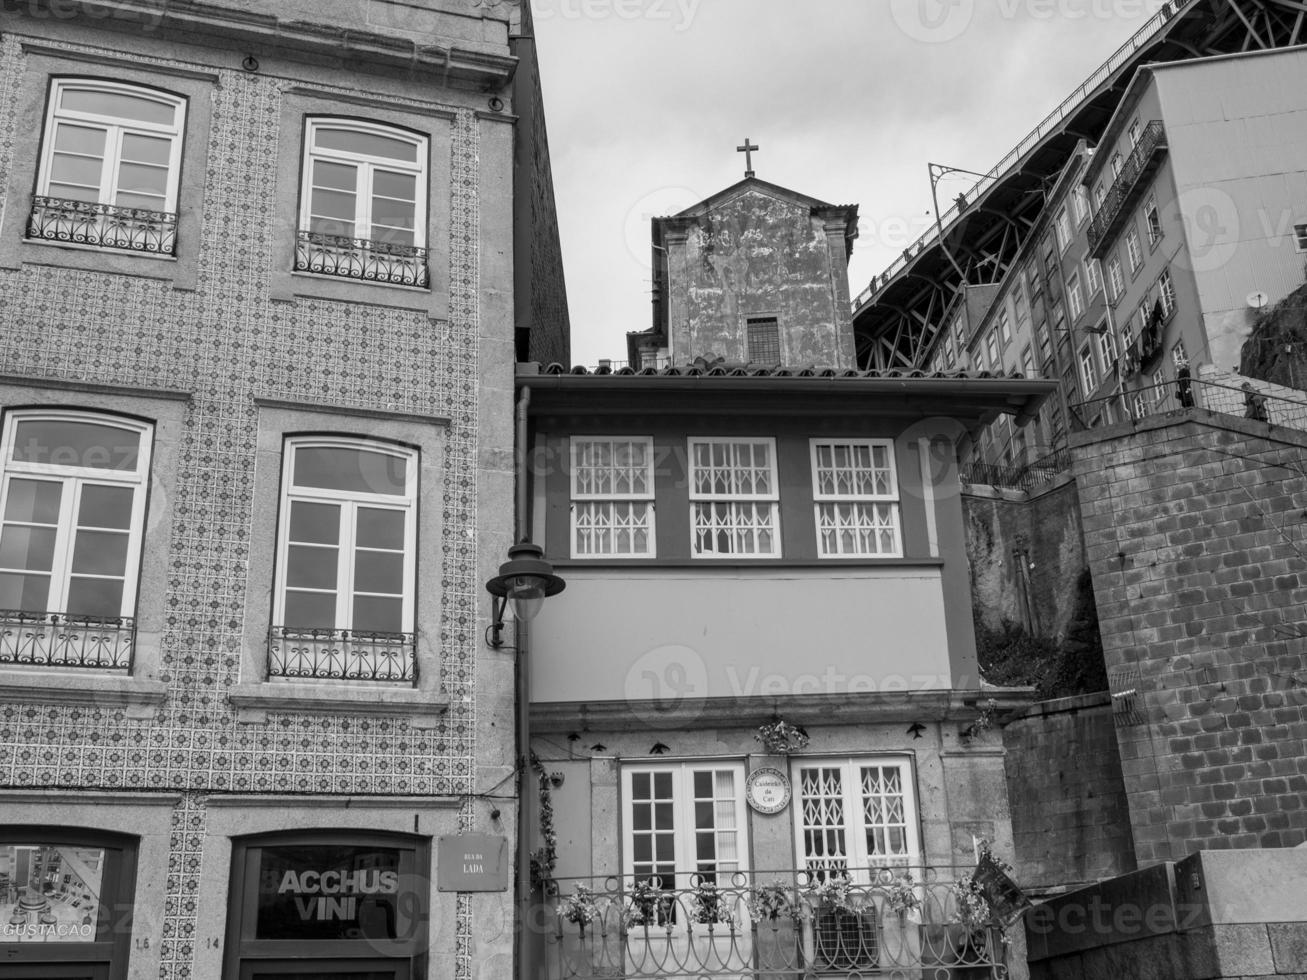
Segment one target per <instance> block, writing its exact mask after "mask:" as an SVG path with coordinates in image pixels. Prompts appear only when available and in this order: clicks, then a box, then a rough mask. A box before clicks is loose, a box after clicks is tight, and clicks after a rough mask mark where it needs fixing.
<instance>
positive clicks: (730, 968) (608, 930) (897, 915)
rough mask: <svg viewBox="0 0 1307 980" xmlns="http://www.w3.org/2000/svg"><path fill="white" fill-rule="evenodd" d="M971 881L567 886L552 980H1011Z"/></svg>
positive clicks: (611, 881) (700, 879)
mask: <svg viewBox="0 0 1307 980" xmlns="http://www.w3.org/2000/svg"><path fill="white" fill-rule="evenodd" d="M972 870H974V869H963V868H945V867H931V868H923V867H913V868H908V867H903V868H894V869H885V868H882V869H871V870H867V871H862V872H850V874H851V876H852V877H851V879H850V880H849V881H847V882H845V881H842V880H840V879H832V878H824V879H823V878H820V877H818V876H817V875H816V874H814V873H810V872H807V871H761V872H743V871H740V872H733V873H719V874H716V875H698V874H691V875H669V876H668V879H669V880H668V881H666V882H664V880H663V879H662V878H659V877H653V878H647V877H646V878H643V879H640V878H636V877H634V876H616V875H615V876H611V877H607V878H572V879H564V880H561V881H559V882H558V883H557V884H558V889H557V894H556V895H555V896H553V897H552V898H550V899H549V900H548V901H547V902H546V903H545V905H544V906H543V908H541V909H540V910H539V911H540V913H541V915H542V917H543V921H542V925H543V926H544V931H545V935H546V941H545V951H546V953H545V970H544V977H545V978H546V980H571V978H580V977H587V978H590V977H622V978H624V980H633V978H637V977H639V978H650V980H652V978H659V980H672V978H681V977H685V978H691V977H692V978H696V980H700V978H714V980H745V978H748V980H773V978H775V980H780V978H782V977H784V978H787V980H797V978H806V977H815V976H840V977H870V976H886V977H914V978H922V980H944V978H949V980H960V978H974V980H980V978H1005V977H1007V968H1006V965H1005V962H1004V960H1005V950H1006V946H1005V943H1004V941H1003V935H1002V930H1001V928H1000V927H999V926H998V924H997V923H995V922H993V921H991V919H990V918H989V917H987V916H986V917H982V916H979V915H977V914H976V898H975V897H974V892H969V891H968V888H967V886H966V885H965V884H959V883H958V882H959V879H962V878H963V875H964V874H965V873H966V872H969V871H972ZM964 880H965V879H964ZM982 904H983V903H982ZM985 911H986V912H987V909H986V910H985Z"/></svg>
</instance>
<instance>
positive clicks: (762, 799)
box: [744, 766, 790, 813]
mask: <svg viewBox="0 0 1307 980" xmlns="http://www.w3.org/2000/svg"><path fill="white" fill-rule="evenodd" d="M744 797H745V799H747V800H748V801H749V806H751V807H753V808H754V809H755V810H757V811H758V812H759V813H780V812H781V811H782V810H784V809H785V808H786V807H787V806H789V805H790V781H789V779H787V778H786V776H785V773H783V772H781V771H780V770H779V769H773V768H772V767H770V766H764V767H763V768H761V769H755V770H754V771H753V772H751V773H749V778H748V779H746V780H745V781H744Z"/></svg>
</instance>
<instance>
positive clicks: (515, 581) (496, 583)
mask: <svg viewBox="0 0 1307 980" xmlns="http://www.w3.org/2000/svg"><path fill="white" fill-rule="evenodd" d="M566 587H567V583H566V582H564V581H563V580H562V579H561V578H559V577H558V576H557V575H555V574H554V566H553V565H551V564H549V562H548V561H546V560H545V553H544V551H543V550H542V549H541V548H540V546H539V545H535V544H531V543H530V542H523V543H522V544H515V545H513V547H511V548H509V549H508V561H506V562H504V563H503V564H502V565H500V566H499V574H498V575H496V576H495V577H494V578H492V579H491V580H490V581H489V582H487V583H486V590H487V591H489V593H490V594H491V595H493V596H498V597H500V598H503V599H507V600H508V601H509V602H510V603H511V604H512V607H513V616H514V617H515V618H516V619H517V620H518V622H523V623H529V622H530V621H531V620H532V619H534V618H535V616H536V614H537V613H539V612H540V607H541V606H543V605H544V602H545V599H546V598H548V597H549V596H554V595H558V593H560V592H562V591H563V589H565V588H566Z"/></svg>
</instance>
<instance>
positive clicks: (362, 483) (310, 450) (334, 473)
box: [294, 446, 408, 497]
mask: <svg viewBox="0 0 1307 980" xmlns="http://www.w3.org/2000/svg"><path fill="white" fill-rule="evenodd" d="M407 468H408V460H407V459H405V458H404V457H402V456H392V455H390V454H388V453H377V452H370V451H368V450H364V449H349V448H346V447H343V446H300V447H297V448H296V450H295V470H294V482H295V485H296V486H300V487H318V488H321V489H324V490H341V491H344V492H346V493H377V494H386V495H388V496H394V497H402V496H404V495H405V493H406V490H407V472H406V471H407Z"/></svg>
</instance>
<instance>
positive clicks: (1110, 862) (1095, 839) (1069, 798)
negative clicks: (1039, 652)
mask: <svg viewBox="0 0 1307 980" xmlns="http://www.w3.org/2000/svg"><path fill="white" fill-rule="evenodd" d="M1003 747H1004V749H1005V750H1006V752H1007V786H1008V799H1009V801H1010V805H1011V809H1012V837H1013V843H1014V846H1015V854H1016V860H1015V868H1016V879H1017V881H1018V882H1019V883H1020V885H1021V887H1022V888H1023V889H1025V890H1026V891H1027V892H1033V893H1035V894H1040V893H1043V892H1046V891H1049V890H1050V889H1054V888H1065V887H1071V888H1076V887H1079V886H1081V885H1082V884H1085V883H1088V882H1094V881H1098V880H1100V879H1102V878H1110V877H1113V876H1115V875H1119V874H1123V873H1124V872H1127V871H1133V870H1134V867H1135V860H1134V847H1133V842H1132V839H1131V834H1130V811H1129V808H1128V806H1127V805H1126V798H1125V785H1124V783H1123V782H1122V780H1121V763H1120V760H1119V758H1118V756H1117V748H1116V728H1115V725H1114V724H1113V721H1112V707H1111V703H1110V698H1109V697H1108V694H1107V692H1103V693H1102V694H1099V695H1087V696H1083V697H1076V698H1062V699H1060V700H1057V701H1044V702H1041V703H1039V704H1036V705H1034V706H1032V707H1031V708H1030V709H1029V710H1028V711H1027V712H1026V714H1025V716H1024V717H1022V718H1018V719H1017V720H1016V721H1013V722H1012V723H1010V724H1009V725H1007V727H1006V728H1004V729H1003Z"/></svg>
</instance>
